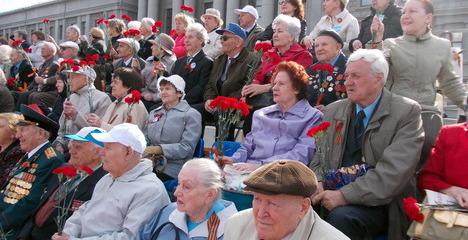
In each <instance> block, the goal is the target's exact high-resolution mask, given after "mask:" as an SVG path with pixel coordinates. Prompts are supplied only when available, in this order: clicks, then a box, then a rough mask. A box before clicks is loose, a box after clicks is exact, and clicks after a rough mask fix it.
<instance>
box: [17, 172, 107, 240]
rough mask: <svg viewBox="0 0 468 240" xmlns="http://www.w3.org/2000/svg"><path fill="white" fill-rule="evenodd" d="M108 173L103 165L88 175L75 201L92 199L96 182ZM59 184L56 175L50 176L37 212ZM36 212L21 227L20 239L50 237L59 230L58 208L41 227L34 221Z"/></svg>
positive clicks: (80, 186)
mask: <svg viewBox="0 0 468 240" xmlns="http://www.w3.org/2000/svg"><path fill="white" fill-rule="evenodd" d="M106 174H107V172H106V171H105V170H104V169H103V168H102V166H101V167H100V168H98V169H97V170H96V171H95V172H94V173H93V174H92V175H90V176H88V177H86V178H85V179H84V180H83V181H82V182H81V183H80V184H79V185H78V187H77V190H76V193H75V198H74V202H77V203H84V202H86V201H88V200H89V199H91V196H92V195H93V191H94V187H95V186H96V183H97V182H98V181H99V180H100V179H101V178H102V177H103V176H104V175H106ZM58 184H59V182H58V178H57V177H56V175H54V176H53V177H51V178H50V180H49V182H48V185H47V189H48V191H46V192H45V193H44V194H43V196H42V198H41V201H40V202H39V204H38V205H37V209H36V213H37V211H38V210H39V209H40V208H41V207H42V206H43V205H44V204H45V203H46V202H47V201H48V200H49V198H50V197H51V195H52V193H54V192H55V190H56V189H57V187H58ZM70 198H71V196H70V195H69V196H67V200H69V199H70ZM36 213H35V214H34V215H33V216H32V217H31V218H30V219H28V221H27V222H26V223H25V224H24V225H23V228H22V229H21V232H20V234H19V235H18V238H19V239H34V240H42V239H50V238H51V237H52V235H53V234H54V233H56V232H57V224H56V222H55V217H56V216H57V213H58V211H57V210H54V211H53V212H52V214H51V215H50V216H49V217H48V218H47V220H46V221H45V222H44V224H43V225H42V226H41V227H39V226H37V225H36V224H35V222H34V218H35V216H36ZM72 213H73V212H72V211H70V212H69V215H70V216H71V214H72Z"/></svg>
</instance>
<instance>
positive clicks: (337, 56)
mask: <svg viewBox="0 0 468 240" xmlns="http://www.w3.org/2000/svg"><path fill="white" fill-rule="evenodd" d="M340 53H341V51H340V52H339V53H338V54H337V55H336V56H335V57H334V58H332V60H331V61H330V64H331V65H333V66H335V64H336V62H337V61H338V58H340V55H341V54H340Z"/></svg>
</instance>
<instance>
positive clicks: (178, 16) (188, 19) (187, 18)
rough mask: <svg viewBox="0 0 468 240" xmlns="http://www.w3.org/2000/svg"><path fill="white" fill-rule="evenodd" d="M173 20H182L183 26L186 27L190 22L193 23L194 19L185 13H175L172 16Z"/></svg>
mask: <svg viewBox="0 0 468 240" xmlns="http://www.w3.org/2000/svg"><path fill="white" fill-rule="evenodd" d="M174 20H180V21H182V22H183V23H184V25H185V28H187V27H188V26H189V25H190V24H192V23H195V20H194V19H193V18H192V17H190V16H189V15H187V14H185V13H177V14H176V15H175V16H174Z"/></svg>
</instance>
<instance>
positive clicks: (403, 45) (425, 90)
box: [383, 32, 466, 111]
mask: <svg viewBox="0 0 468 240" xmlns="http://www.w3.org/2000/svg"><path fill="white" fill-rule="evenodd" d="M383 50H384V53H385V55H386V56H387V58H388V61H389V64H390V72H389V77H388V80H387V84H386V87H387V88H388V89H389V90H390V91H391V92H394V93H396V94H399V95H401V96H403V97H407V98H411V99H413V100H415V101H416V102H418V103H419V104H421V107H422V109H423V110H435V111H436V110H437V108H436V107H435V106H434V105H435V99H436V90H437V89H436V80H438V82H439V88H440V89H441V90H442V93H443V94H444V95H445V96H447V97H448V98H449V99H450V100H452V101H453V102H454V103H455V104H456V105H457V106H459V107H460V108H463V105H464V101H465V99H466V96H465V87H464V85H463V83H462V82H461V80H460V78H459V76H457V73H456V72H455V71H454V69H453V65H452V63H451V61H450V60H451V49H450V42H449V41H448V40H446V39H443V38H439V37H436V36H434V35H432V33H431V32H428V33H426V34H424V35H422V36H421V37H419V38H416V37H412V36H408V35H403V36H401V37H398V38H389V39H386V40H385V41H384V42H383Z"/></svg>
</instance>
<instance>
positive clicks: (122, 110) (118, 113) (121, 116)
mask: <svg viewBox="0 0 468 240" xmlns="http://www.w3.org/2000/svg"><path fill="white" fill-rule="evenodd" d="M129 96H131V94H129V95H127V96H126V97H129ZM126 97H125V98H126ZM125 98H123V99H122V101H118V100H115V101H113V102H112V103H111V104H110V105H109V107H108V108H107V110H106V113H104V116H103V117H102V119H101V126H100V127H101V128H102V129H104V130H106V131H109V130H111V129H112V127H114V126H115V125H118V124H121V123H125V122H128V123H133V124H135V125H137V126H138V127H139V128H140V129H143V127H144V126H145V122H146V120H147V119H148V111H147V110H146V108H145V105H144V104H143V103H142V102H141V101H140V102H138V103H137V104H134V105H133V107H132V111H131V112H130V118H129V117H128V115H127V114H128V110H129V106H130V105H128V103H126V102H125V101H124V99H125Z"/></svg>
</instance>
